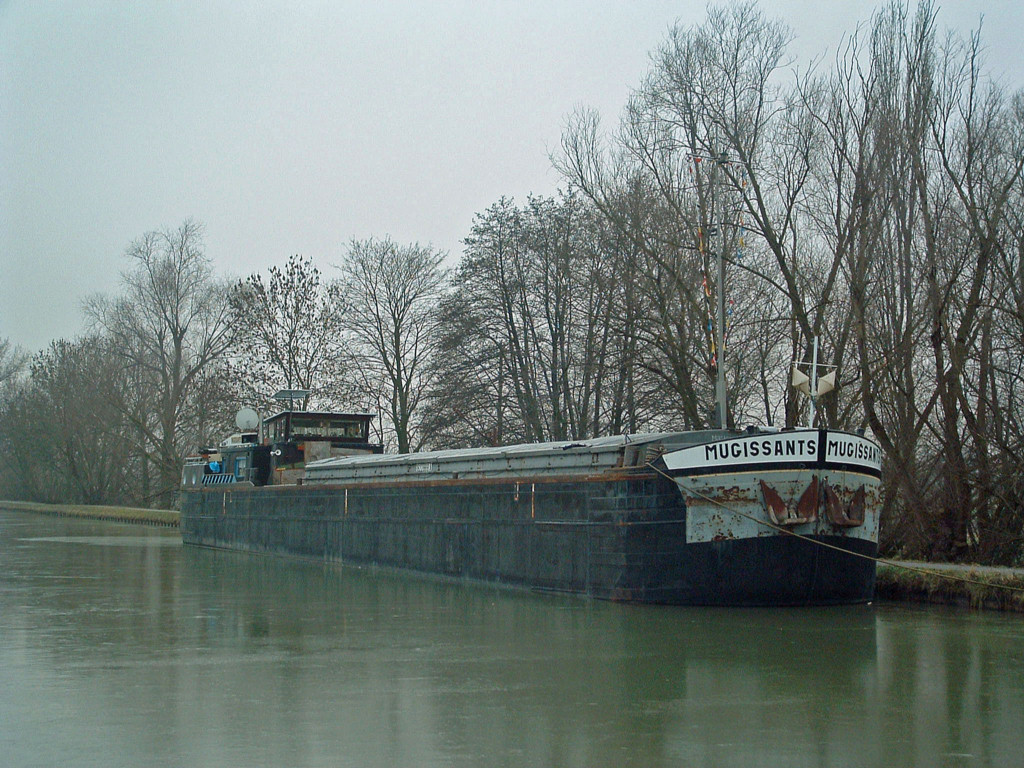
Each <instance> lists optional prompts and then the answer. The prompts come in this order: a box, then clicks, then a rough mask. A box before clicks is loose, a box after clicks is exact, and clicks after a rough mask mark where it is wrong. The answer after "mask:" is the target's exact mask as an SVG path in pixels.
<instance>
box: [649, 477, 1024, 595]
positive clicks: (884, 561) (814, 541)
mask: <svg viewBox="0 0 1024 768" xmlns="http://www.w3.org/2000/svg"><path fill="white" fill-rule="evenodd" d="M647 466H648V467H649V468H650V469H653V470H654V471H655V472H657V473H658V474H659V475H661V476H662V477H664V478H666V479H667V480H669V481H671V482H673V483H676V484H677V485H679V486H680V487H681V488H684V489H685V490H686V491H687V492H688V493H692V494H693V495H695V496H699V497H700V498H702V499H704V500H705V501H707V502H709V503H711V504H714V505H716V506H719V507H721V508H722V509H725V510H727V511H728V512H731V513H732V514H735V515H739V516H740V517H745V518H746V519H748V520H752V521H753V522H755V523H757V524H758V525H763V526H765V527H766V528H771V529H772V530H774V531H776V532H778V533H785V534H787V535H789V536H794V537H795V538H798V539H802V540H803V541H807V542H810V543H811V544H816V545H817V546H819V547H825V548H826V549H834V550H836V551H838V552H845V553H846V554H848V555H852V556H853V557H859V558H862V559H864V560H872V561H874V562H875V563H880V564H882V565H888V566H889V567H891V568H902V569H903V570H905V571H913V572H915V573H921V574H924V575H926V576H935V577H937V578H940V579H946V580H948V581H958V582H960V583H962V584H974V585H977V586H981V587H993V588H995V589H1004V590H1006V591H1008V592H1017V593H1022V594H1024V587H1015V586H1013V585H1012V584H996V583H993V582H988V581H980V580H978V579H971V578H968V577H966V576H958V575H956V574H954V573H943V572H942V571H936V570H932V569H930V568H920V567H918V566H916V565H907V564H906V563H901V562H899V561H896V560H888V559H886V558H884V557H876V556H874V555H865V554H864V553H862V552H854V551H852V550H849V549H844V548H843V547H839V546H836V545H835V544H829V543H828V542H827V541H821V540H819V539H813V538H811V537H810V536H806V535H804V534H802V533H797V532H796V531H792V530H790V529H788V528H785V527H784V526H781V525H776V524H775V523H772V522H770V521H768V520H762V519H761V518H759V517H755V516H754V515H750V514H747V513H746V512H743V511H741V510H739V509H736V508H734V507H731V506H729V505H728V504H726V503H725V502H722V501H719V500H718V499H716V498H713V497H711V496H708V495H707V494H705V493H702V492H701V491H699V490H697V489H696V488H691V487H689V486H684V485H683V483H681V482H680V481H679V480H677V479H676V478H674V477H672V476H671V475H669V474H668V473H667V472H665V471H664V470H662V469H661V468H660V467H656V466H654V465H653V464H651V463H650V462H647Z"/></svg>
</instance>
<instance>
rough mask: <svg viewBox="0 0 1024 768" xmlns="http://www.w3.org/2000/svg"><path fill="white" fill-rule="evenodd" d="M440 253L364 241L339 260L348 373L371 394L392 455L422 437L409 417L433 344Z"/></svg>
mask: <svg viewBox="0 0 1024 768" xmlns="http://www.w3.org/2000/svg"><path fill="white" fill-rule="evenodd" d="M444 258H445V255H444V254H443V253H440V252H438V251H436V250H435V249H434V248H432V247H430V246H421V245H419V244H418V243H416V244H412V245H399V244H397V243H395V242H394V241H392V240H391V239H390V238H384V239H383V240H379V239H369V240H362V241H359V240H357V241H353V242H352V243H351V244H350V245H349V249H348V253H347V254H346V256H345V259H344V261H343V262H342V263H341V265H340V269H341V281H342V285H343V287H344V292H345V296H346V307H347V311H346V313H345V316H344V322H345V326H346V328H347V329H348V332H349V334H350V336H351V341H352V348H351V354H352V360H353V369H354V374H355V375H358V376H362V377H365V378H364V380H365V388H364V391H366V392H371V393H372V392H377V393H379V396H380V398H381V400H382V402H383V403H384V410H385V413H386V415H387V417H388V420H389V421H390V425H391V428H392V429H393V430H394V437H395V440H396V442H397V446H398V451H399V453H408V452H409V451H410V450H413V449H415V448H417V447H418V446H419V444H420V443H421V441H422V439H423V435H422V434H418V433H417V429H416V423H415V416H416V412H417V409H418V407H419V405H420V403H421V400H422V398H423V396H424V394H425V392H426V389H427V386H428V382H427V378H426V376H427V371H428V366H427V363H428V361H429V359H430V356H431V354H432V353H433V352H434V350H435V348H436V346H437V342H438V325H437V313H436V309H437V303H438V301H439V300H440V298H441V296H442V292H443V290H444V287H445V280H446V272H445V270H444V269H443V267H442V262H443V261H444Z"/></svg>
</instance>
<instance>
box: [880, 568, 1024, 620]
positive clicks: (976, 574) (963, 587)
mask: <svg viewBox="0 0 1024 768" xmlns="http://www.w3.org/2000/svg"><path fill="white" fill-rule="evenodd" d="M875 596H876V597H877V598H878V599H879V600H897V601H901V602H917V603H936V604H940V605H958V606H963V607H969V608H985V609H989V610H997V611H1013V612H1016V613H1024V571H1021V570H1015V569H1011V568H987V567H981V566H969V565H965V566H949V565H942V564H929V563H913V564H909V563H908V564H906V565H903V566H901V565H898V564H897V565H883V564H879V566H878V571H877V579H876V582H875Z"/></svg>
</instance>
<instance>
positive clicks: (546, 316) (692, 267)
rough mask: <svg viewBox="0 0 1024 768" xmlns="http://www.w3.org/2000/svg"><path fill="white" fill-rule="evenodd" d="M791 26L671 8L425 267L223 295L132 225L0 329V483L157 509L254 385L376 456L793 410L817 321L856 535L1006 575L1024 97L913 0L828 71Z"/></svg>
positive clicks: (1014, 446) (350, 265) (1020, 342)
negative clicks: (59, 317) (74, 294)
mask: <svg viewBox="0 0 1024 768" xmlns="http://www.w3.org/2000/svg"><path fill="white" fill-rule="evenodd" d="M790 39H791V32H790V31H789V30H788V28H787V27H786V26H785V25H784V24H783V23H782V22H780V21H777V20H774V19H770V18H767V17H766V16H765V15H764V14H763V13H762V11H761V10H760V9H759V7H758V6H757V5H756V4H755V3H750V2H746V3H733V4H729V5H724V6H719V7H712V8H711V9H709V11H708V15H707V18H706V20H705V21H704V22H703V23H702V24H700V25H697V26H689V27H684V26H679V25H677V26H675V27H673V28H672V29H671V30H670V31H669V33H668V35H667V36H666V38H665V40H664V41H663V43H662V44H661V45H660V46H659V48H658V49H657V50H656V51H654V52H653V53H652V56H651V66H650V70H649V72H648V73H647V75H646V77H645V78H644V79H643V80H642V82H641V83H639V84H638V85H637V86H636V87H635V88H634V89H633V92H632V94H631V96H630V98H629V101H628V103H627V105H626V107H625V109H624V110H623V113H622V115H621V118H620V120H619V122H618V123H617V125H614V126H612V127H611V128H609V129H605V128H604V127H603V126H602V123H601V121H600V117H599V115H597V114H596V113H594V112H593V111H588V110H580V111H578V112H576V113H574V114H573V115H572V116H571V117H570V119H569V121H568V124H567V126H566V128H565V131H564V133H563V137H562V142H561V146H560V147H559V148H558V150H557V151H556V152H555V153H554V154H553V157H552V161H553V163H554V165H555V167H556V168H557V169H558V170H559V172H560V173H561V174H562V176H563V179H564V191H562V192H560V193H558V194H557V195H555V196H553V197H531V198H529V199H527V200H526V201H524V202H522V203H518V204H517V203H516V202H515V201H514V200H511V199H508V198H501V199H500V200H498V201H496V202H495V203H493V204H492V205H491V206H490V207H488V208H487V209H486V210H484V211H483V212H481V213H479V214H477V216H476V217H475V219H474V222H473V224H472V227H471V230H470V232H469V233H468V235H467V236H466V238H465V240H464V248H463V251H462V253H461V255H459V257H458V258H457V260H456V261H455V262H454V263H451V264H450V266H449V263H450V262H449V260H448V259H446V254H443V253H441V252H438V251H437V250H436V249H434V248H432V247H430V246H421V245H419V244H400V243H396V242H394V241H392V240H391V239H389V238H383V239H376V238H374V239H370V240H366V241H354V242H352V243H350V244H349V245H348V247H347V248H346V249H345V251H344V253H343V254H342V255H341V257H340V261H339V263H338V264H337V265H336V268H335V269H334V272H333V273H332V275H331V276H325V275H322V274H321V273H320V271H319V270H318V269H317V268H316V267H314V266H313V263H312V261H311V260H309V259H306V258H303V257H301V256H294V257H292V258H291V259H289V260H288V261H287V263H285V264H284V265H282V266H280V267H274V268H272V269H270V270H269V272H268V273H267V274H266V275H260V274H254V275H251V276H249V277H247V278H245V279H244V280H240V281H233V282H232V281H228V280H226V279H225V278H223V277H220V276H218V275H216V274H215V273H214V271H213V267H212V263H211V261H210V259H209V258H208V257H207V256H206V254H205V251H204V248H203V244H202V230H201V227H200V226H199V225H198V224H196V223H195V222H192V221H187V222H185V223H183V224H182V225H181V226H180V227H178V228H176V229H171V230H165V231H158V232H153V233H149V234H147V235H144V236H143V237H141V238H139V239H138V240H137V241H136V242H134V243H132V244H131V246H130V247H129V248H128V249H127V252H126V260H127V264H128V266H127V268H126V270H125V272H124V274H123V277H122V283H121V289H120V293H119V294H117V295H116V296H112V297H105V298H97V299H93V300H90V301H89V302H88V303H87V305H86V310H87V315H88V317H89V320H90V322H89V327H88V330H87V332H86V333H85V334H84V335H83V336H82V337H80V338H78V339H75V340H71V341H67V340H61V341H57V342H54V343H53V344H51V346H50V347H49V348H48V349H47V350H45V351H43V352H41V353H39V354H38V355H36V356H35V357H33V358H32V359H31V360H25V359H24V357H23V356H21V355H19V354H18V352H17V350H13V349H12V348H11V347H10V345H9V344H0V388H2V395H0V454H2V455H0V459H2V463H0V495H3V496H6V497H24V498H38V499H42V500H57V499H60V500H74V501H85V502H94V503H99V502H129V503H139V504H145V505H150V504H152V505H166V504H171V503H173V498H174V494H175V488H176V487H177V483H178V478H179V473H180V465H181V462H182V459H183V457H184V455H185V454H186V453H188V452H190V451H193V450H194V449H195V448H196V447H197V446H198V445H200V444H208V443H215V442H217V441H218V440H219V439H221V437H223V435H224V434H225V433H226V432H229V431H231V429H232V417H233V414H234V411H235V410H236V409H237V408H238V407H239V406H241V405H247V406H252V407H256V408H257V410H260V412H261V413H263V414H264V415H267V414H268V413H269V412H271V411H272V410H274V409H275V408H279V407H280V404H275V403H274V402H273V401H272V400H271V399H270V395H272V394H273V392H274V391H276V390H277V389H281V388H289V389H303V390H309V391H310V393H311V394H310V396H309V400H308V402H304V403H301V406H302V407H310V408H323V409H328V408H332V409H333V408H337V409H347V410H360V411H364V410H365V411H370V412H372V413H374V414H376V415H377V416H378V418H377V419H376V422H375V423H376V426H377V429H378V430H379V434H378V437H379V439H380V440H381V441H382V442H384V443H385V444H386V445H387V446H388V447H389V448H391V449H393V450H398V451H411V450H420V449H425V448H452V447H466V446H479V445H502V444H512V443H517V442H525V441H541V440H562V439H583V438H587V437H593V436H597V435H602V434H610V433H621V432H640V431H655V430H667V429H696V428H702V427H706V426H709V425H710V424H711V423H713V421H714V418H715V412H714V391H715V379H716V377H717V373H718V366H719V364H722V365H724V371H725V375H726V386H727V392H728V402H729V408H728V411H727V413H726V420H727V424H728V426H731V427H743V426H745V425H747V424H769V425H775V426H780V427H785V426H794V425H799V424H805V423H806V421H807V418H808V404H807V402H806V399H805V398H803V396H802V395H800V394H799V393H797V392H796V391H795V390H793V389H792V388H791V387H789V386H788V381H789V369H790V366H791V365H792V363H793V361H794V360H796V361H806V360H809V359H810V357H811V350H812V345H813V344H814V342H815V339H817V340H818V345H819V361H820V362H822V363H824V364H825V365H826V366H828V368H827V369H826V370H836V371H837V372H838V384H839V386H838V387H837V389H836V391H835V392H834V393H832V394H830V395H828V396H827V397H825V398H823V399H822V400H821V401H820V402H819V403H818V408H817V411H816V424H817V425H819V426H830V427H834V428H841V429H851V430H856V429H864V430H867V431H868V433H869V434H871V435H872V436H873V437H874V438H875V439H876V440H877V441H878V442H879V443H880V444H881V445H882V448H883V450H884V454H885V466H884V478H883V500H882V503H883V524H882V533H881V544H882V548H883V551H885V552H888V553H894V554H902V555H904V556H908V557H923V558H933V559H951V560H972V561H978V562H990V563H1004V564H1005V563H1015V562H1020V560H1021V559H1022V555H1024V472H1022V469H1024V462H1022V453H1021V452H1022V449H1024V421H1022V419H1024V402H1022V394H1024V391H1022V385H1024V368H1022V366H1024V362H1022V361H1024V279H1022V278H1024V275H1022V266H1021V260H1022V255H1024V181H1022V168H1024V92H1021V91H1019V90H1018V91H1015V92H1011V91H1009V90H1008V89H1007V88H1006V87H1005V86H1004V85H1002V84H1001V83H1000V81H999V80H998V79H997V78H995V77H993V76H992V75H991V73H990V71H989V70H988V69H987V68H986V64H985V62H984V56H983V50H984V46H983V44H982V37H981V34H980V31H979V32H976V33H972V34H970V35H968V36H967V37H962V36H958V35H955V34H953V33H948V32H944V31H942V30H940V29H939V28H938V25H937V23H936V8H935V6H934V5H933V4H932V3H931V2H921V3H919V4H918V5H917V6H916V7H914V8H911V7H910V6H908V5H906V4H903V3H898V2H897V3H892V4H889V5H886V6H884V7H882V8H880V9H879V10H878V11H877V12H876V13H875V15H874V16H873V17H872V18H871V20H870V21H869V22H867V23H865V24H864V25H861V26H859V27H857V28H856V29H855V30H852V31H851V32H850V34H849V35H848V36H847V37H846V39H845V42H844V44H843V46H842V47H841V49H840V50H839V52H838V53H837V55H836V56H835V59H834V61H832V62H830V63H829V64H828V65H827V66H826V65H825V64H824V63H823V62H818V63H817V64H815V65H809V66H804V67H797V66H794V65H792V64H791V62H790V61H789V59H788V58H787V45H788V44H789V42H790ZM720 258H721V259H722V260H724V263H725V270H724V272H725V284H724V290H725V295H726V296H727V298H728V301H727V313H726V324H725V327H724V328H723V329H722V331H723V334H724V337H725V349H724V350H720V349H718V348H717V347H718V344H717V342H716V338H717V330H718V329H717V327H716V324H717V318H716V313H715V311H714V309H715V307H714V303H715V293H716V290H717V287H718V280H719V275H718V271H717V266H716V265H717V263H718V260H719V259H720ZM723 352H724V354H723Z"/></svg>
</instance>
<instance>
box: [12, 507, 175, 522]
mask: <svg viewBox="0 0 1024 768" xmlns="http://www.w3.org/2000/svg"><path fill="white" fill-rule="evenodd" d="M0 510H10V511H13V512H34V513H37V514H42V515H54V516H56V517H82V518H88V519H91V520H106V521H109V522H116V523H135V524H137V525H156V526H161V527H165V528H177V527H178V520H179V513H178V512H175V511H174V510H168V509H142V508H139V507H104V506H98V505H91V504H39V503H36V502H32V501H0Z"/></svg>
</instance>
